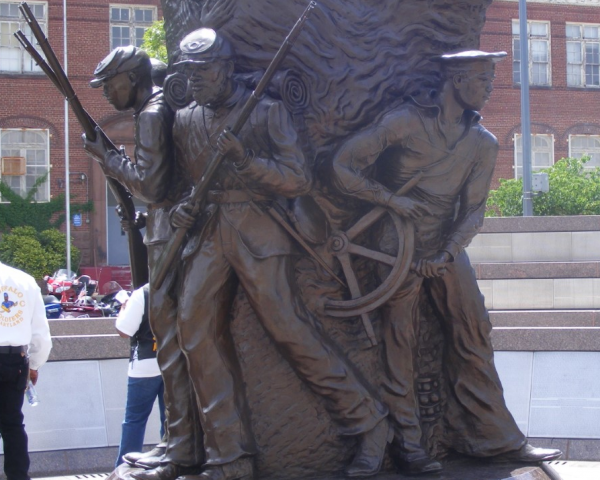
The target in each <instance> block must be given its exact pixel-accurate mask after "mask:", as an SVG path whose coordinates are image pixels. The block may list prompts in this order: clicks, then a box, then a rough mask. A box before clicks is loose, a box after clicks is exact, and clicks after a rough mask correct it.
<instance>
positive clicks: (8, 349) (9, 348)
mask: <svg viewBox="0 0 600 480" xmlns="http://www.w3.org/2000/svg"><path fill="white" fill-rule="evenodd" d="M11 353H19V354H21V353H27V347H26V346H25V345H20V346H18V347H13V346H10V345H9V346H3V347H0V354H5V355H8V354H11Z"/></svg>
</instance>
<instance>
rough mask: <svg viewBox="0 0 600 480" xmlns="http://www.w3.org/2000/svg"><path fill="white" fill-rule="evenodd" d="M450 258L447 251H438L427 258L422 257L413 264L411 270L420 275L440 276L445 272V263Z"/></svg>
mask: <svg viewBox="0 0 600 480" xmlns="http://www.w3.org/2000/svg"><path fill="white" fill-rule="evenodd" d="M451 259H452V257H451V256H450V254H449V253H448V252H443V251H442V252H438V253H436V254H435V255H434V256H432V257H429V258H422V259H421V260H419V261H418V262H417V264H416V265H413V270H414V271H415V273H416V274H417V275H419V276H420V277H425V278H434V277H441V276H443V275H444V274H445V273H446V264H447V263H448V262H449V261H450V260H451Z"/></svg>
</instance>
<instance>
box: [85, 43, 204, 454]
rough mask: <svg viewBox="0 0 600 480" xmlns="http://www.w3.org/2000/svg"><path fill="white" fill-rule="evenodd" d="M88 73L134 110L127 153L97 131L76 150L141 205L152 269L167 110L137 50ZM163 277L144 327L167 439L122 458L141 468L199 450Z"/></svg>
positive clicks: (164, 229)
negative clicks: (160, 382)
mask: <svg viewBox="0 0 600 480" xmlns="http://www.w3.org/2000/svg"><path fill="white" fill-rule="evenodd" d="M154 70H156V69H154ZM94 76H95V77H96V78H95V79H94V80H92V81H91V82H90V85H91V86H92V87H94V88H98V87H103V90H104V93H103V94H104V96H105V97H106V99H107V100H108V101H109V103H110V104H111V105H113V106H114V107H115V109H117V110H119V111H125V110H129V109H133V110H134V114H133V117H134V120H135V150H134V158H133V160H132V159H130V158H129V157H127V156H124V155H123V154H122V153H121V152H118V151H115V150H114V149H109V148H108V147H107V146H106V144H105V143H104V141H103V137H102V135H98V136H97V140H96V141H95V142H90V141H89V139H85V138H84V148H85V149H86V151H87V152H88V153H89V154H90V155H92V156H93V157H94V158H96V159H97V160H98V162H99V163H100V165H101V167H102V169H103V171H104V173H105V174H106V175H107V176H110V177H112V178H115V179H116V180H118V181H119V182H120V183H121V184H123V185H125V186H126V187H127V188H128V189H129V191H130V192H131V193H132V194H133V195H134V196H136V197H138V198H140V199H141V200H144V201H146V202H148V214H147V217H144V216H141V215H137V216H136V224H135V225H132V226H130V228H143V227H144V226H146V235H145V238H144V242H145V243H146V245H147V246H148V263H149V265H148V266H149V269H150V273H151V274H152V271H153V269H154V266H155V263H156V261H157V260H158V258H160V255H161V253H162V249H163V247H164V244H165V242H166V241H167V240H168V238H169V235H170V233H171V226H170V223H169V211H170V210H171V208H172V206H173V196H174V191H173V185H174V183H175V180H174V162H173V155H174V146H173V138H172V129H173V120H174V113H173V111H172V110H171V108H170V107H169V106H168V104H167V103H166V101H165V98H164V95H163V93H162V90H161V89H159V88H157V87H155V86H153V80H152V66H151V61H150V58H149V57H148V55H147V54H146V53H145V52H144V51H143V50H140V49H139V48H136V47H133V46H127V47H118V48H116V49H115V50H113V51H112V52H111V53H110V54H109V55H108V56H107V57H106V58H105V59H104V60H102V62H100V64H99V65H98V67H97V68H96V70H95V72H94ZM84 137H85V136H84ZM171 282H172V278H171V279H169V280H168V281H166V282H164V284H163V286H162V287H161V288H160V289H151V291H150V297H149V298H150V312H149V313H150V325H151V328H152V332H153V333H154V336H155V338H156V341H157V359H158V363H159V366H160V368H161V372H162V375H163V379H164V383H165V395H164V396H165V406H166V415H167V428H166V436H167V438H168V444H167V445H164V444H161V445H159V446H158V447H157V448H155V449H153V450H151V451H150V452H149V453H148V454H145V455H133V454H132V455H131V456H126V458H125V460H126V461H127V462H128V463H135V462H136V461H139V462H141V464H140V465H143V466H156V465H158V463H159V460H160V459H161V457H162V460H164V461H170V460H175V459H176V460H177V461H179V462H180V463H182V464H184V465H197V464H198V463H201V462H202V458H203V457H202V449H201V448H198V447H197V446H196V444H195V441H196V439H195V438H194V434H195V432H194V430H195V428H196V427H195V426H194V420H190V419H194V418H195V417H194V414H195V413H194V410H195V408H192V407H191V404H192V403H193V396H192V393H191V386H190V382H189V376H188V373H187V369H186V363H185V357H184V355H183V352H182V351H181V348H180V346H179V341H178V339H177V329H176V302H175V301H174V299H173V298H172V297H171V295H169V293H168V289H169V286H170V284H171ZM175 386H177V388H175ZM165 450H166V456H164V457H163V454H165Z"/></svg>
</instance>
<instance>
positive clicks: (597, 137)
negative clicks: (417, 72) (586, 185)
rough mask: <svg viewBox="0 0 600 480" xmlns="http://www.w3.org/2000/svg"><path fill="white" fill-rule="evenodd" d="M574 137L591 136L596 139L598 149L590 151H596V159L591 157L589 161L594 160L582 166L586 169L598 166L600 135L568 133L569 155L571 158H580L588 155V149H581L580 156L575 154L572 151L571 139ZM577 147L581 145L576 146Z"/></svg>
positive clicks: (599, 165) (599, 162) (599, 163)
mask: <svg viewBox="0 0 600 480" xmlns="http://www.w3.org/2000/svg"><path fill="white" fill-rule="evenodd" d="M575 138H592V139H596V140H598V151H597V152H592V153H596V154H597V155H598V157H597V160H596V159H593V158H592V160H591V161H593V162H596V163H593V164H591V165H590V162H588V163H586V164H585V166H584V168H585V169H586V170H593V169H595V168H596V167H600V135H586V134H580V133H573V134H569V157H573V158H581V157H583V156H584V155H590V156H591V154H590V152H589V151H586V150H583V149H582V154H581V155H580V156H576V154H574V153H573V141H572V140H573V139H575ZM577 148H578V149H579V148H581V147H577Z"/></svg>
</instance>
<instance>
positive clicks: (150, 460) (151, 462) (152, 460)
mask: <svg viewBox="0 0 600 480" xmlns="http://www.w3.org/2000/svg"><path fill="white" fill-rule="evenodd" d="M164 459H165V457H164V455H160V456H148V457H144V458H140V459H139V460H138V461H137V462H135V466H136V467H141V468H145V469H146V470H149V469H151V468H157V467H159V466H160V464H161V461H162V460H164Z"/></svg>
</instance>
